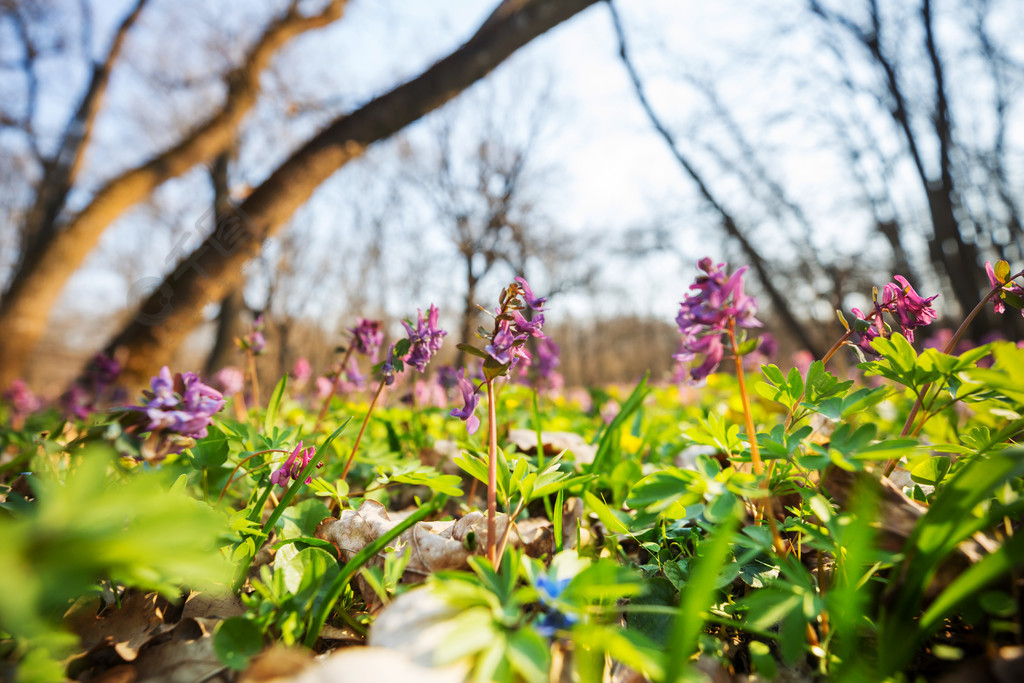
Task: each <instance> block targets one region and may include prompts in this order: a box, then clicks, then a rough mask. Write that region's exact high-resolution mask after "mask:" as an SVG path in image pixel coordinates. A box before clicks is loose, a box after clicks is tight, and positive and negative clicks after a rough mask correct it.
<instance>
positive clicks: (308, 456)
mask: <svg viewBox="0 0 1024 683" xmlns="http://www.w3.org/2000/svg"><path fill="white" fill-rule="evenodd" d="M314 455H316V448H314V447H313V446H308V447H306V448H303V447H302V442H301V441H300V442H299V445H298V446H296V447H295V450H293V451H292V453H291V455H289V456H288V459H287V460H285V462H284V465H282V466H281V467H280V468H279V469H277V470H275V471H274V473H273V474H271V475H270V481H271V483H273V484H277V485H278V486H284V487H287V486H288V480H289V479H292V480H294V481H298V480H299V477H300V476H302V471H303V470H304V469H306V466H307V465H309V461H310V460H312V459H313V456H314ZM318 467H319V465H318ZM312 481H313V478H312V477H306V483H307V484H309V483H310V482H312Z"/></svg>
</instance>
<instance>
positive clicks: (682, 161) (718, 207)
mask: <svg viewBox="0 0 1024 683" xmlns="http://www.w3.org/2000/svg"><path fill="white" fill-rule="evenodd" d="M608 8H609V10H610V11H611V15H612V22H613V24H614V25H615V33H616V35H617V36H618V39H619V57H620V58H621V60H622V63H623V65H625V67H626V71H627V72H628V73H629V78H630V81H632V83H633V89H634V91H635V92H636V95H637V99H638V100H639V101H640V105H641V106H642V107H643V109H644V112H645V113H646V114H647V118H648V119H650V121H651V125H653V126H654V128H655V130H656V131H657V132H658V134H659V135H660V136H661V137H662V139H664V140H665V144H666V145H667V146H668V148H669V151H671V152H672V156H673V157H675V160H676V161H677V162H678V163H679V165H680V166H681V167H682V168H683V170H684V171H686V174H687V175H688V176H690V179H691V180H692V181H693V182H694V184H695V185H696V186H697V190H698V191H699V192H700V195H701V197H703V198H704V201H705V202H707V204H708V205H709V206H710V207H711V208H712V209H714V210H715V212H716V213H717V214H718V216H719V218H720V219H721V221H722V227H723V228H724V229H725V232H726V234H728V235H729V236H730V237H731V238H732V239H734V240H736V243H737V244H739V246H740V248H741V249H742V250H743V253H744V254H745V255H746V257H747V259H748V260H749V261H750V265H751V266H752V267H753V269H754V272H756V273H757V276H758V278H759V279H760V280H761V285H762V286H763V287H764V290H765V293H766V294H768V298H769V299H770V300H771V302H772V306H773V307H774V309H775V310H776V311H777V312H778V314H779V316H780V317H782V319H783V321H784V322H785V324H786V327H787V329H788V330H789V331H791V332H792V333H793V335H794V336H795V337H796V338H797V339H798V340H799V341H800V343H801V344H802V345H803V346H804V348H806V349H807V350H809V351H810V352H811V353H813V354H814V355H815V356H816V357H821V355H822V354H823V349H821V348H820V345H819V344H818V342H817V341H816V340H815V339H814V338H813V337H812V336H811V335H810V333H809V332H808V331H807V329H806V326H805V325H804V324H803V323H802V322H800V321H799V320H798V319H797V318H796V316H795V315H794V314H793V311H792V309H791V307H790V305H789V302H788V301H787V299H786V297H785V296H784V295H783V294H782V292H780V291H779V290H778V288H776V287H775V284H774V283H773V281H772V275H771V273H770V272H769V267H768V264H767V262H766V261H765V260H764V258H763V257H762V256H761V254H760V253H758V251H757V250H756V249H755V248H754V245H753V244H751V242H750V240H749V239H747V236H746V235H745V234H744V232H743V230H742V229H741V228H740V227H739V225H738V224H737V223H736V220H735V218H734V217H733V215H732V213H730V211H729V210H728V209H727V208H726V207H725V205H724V204H722V202H721V201H719V200H718V198H717V197H716V196H715V194H714V193H713V192H712V190H711V187H710V186H709V185H708V184H707V182H705V180H704V177H703V176H702V175H701V173H700V172H699V171H698V170H697V168H696V166H695V165H694V164H693V162H692V161H690V159H689V158H687V157H686V155H684V154H683V152H682V150H681V149H680V148H679V145H678V144H677V143H676V140H675V136H674V135H673V134H672V132H671V131H670V130H669V129H668V128H667V127H666V126H665V124H664V123H663V122H662V121H661V119H660V117H659V116H658V114H657V112H655V111H654V108H653V107H652V106H651V103H650V101H649V100H648V99H647V95H646V93H645V92H644V87H643V82H642V81H641V80H640V75H639V73H638V72H637V70H636V67H635V66H634V65H633V62H632V60H631V59H630V57H629V53H628V51H627V46H626V34H625V32H624V30H623V28H622V21H621V20H620V18H619V14H618V12H617V11H616V10H615V5H614V4H613V3H612V2H610V1H609V2H608Z"/></svg>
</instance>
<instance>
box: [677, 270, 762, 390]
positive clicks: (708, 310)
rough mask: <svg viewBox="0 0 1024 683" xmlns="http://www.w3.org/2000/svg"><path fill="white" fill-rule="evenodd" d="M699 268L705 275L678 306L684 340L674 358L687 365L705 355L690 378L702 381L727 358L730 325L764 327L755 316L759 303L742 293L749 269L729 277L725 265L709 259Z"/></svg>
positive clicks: (738, 271) (700, 277)
mask: <svg viewBox="0 0 1024 683" xmlns="http://www.w3.org/2000/svg"><path fill="white" fill-rule="evenodd" d="M697 267H698V268H700V269H701V270H702V271H704V275H699V276H697V279H696V281H695V282H694V283H693V284H692V285H690V289H691V290H694V293H692V294H690V295H688V296H687V297H686V298H685V299H683V301H682V303H680V305H679V314H678V315H677V316H676V324H677V325H678V326H679V333H680V334H681V335H682V336H683V339H682V342H681V344H680V347H679V351H678V352H677V353H676V354H675V355H674V356H673V358H675V359H676V360H677V361H680V362H684V363H688V362H690V361H692V360H694V359H695V358H696V357H697V355H698V354H700V355H703V356H704V357H705V358H704V362H703V363H701V364H700V365H699V366H697V367H695V368H691V369H690V377H691V378H692V379H693V380H695V381H700V380H702V379H704V378H706V377H707V376H708V375H710V374H711V373H712V372H714V371H715V370H716V369H717V368H718V365H719V363H721V362H722V359H723V358H724V357H725V347H724V346H723V344H722V335H723V334H724V333H726V332H727V331H728V329H729V325H730V322H732V323H734V324H735V325H738V326H740V327H761V322H760V321H759V320H757V319H756V318H755V317H754V314H755V313H756V312H757V302H756V301H755V300H754V299H753V297H749V296H747V295H746V294H744V293H743V274H744V273H745V272H747V266H741V267H740V268H737V269H736V271H735V272H734V273H733V274H732V275H729V276H728V277H727V276H726V272H725V264H724V263H719V264H718V265H714V264H713V263H712V261H711V259H710V258H703V259H701V260H700V261H698V262H697Z"/></svg>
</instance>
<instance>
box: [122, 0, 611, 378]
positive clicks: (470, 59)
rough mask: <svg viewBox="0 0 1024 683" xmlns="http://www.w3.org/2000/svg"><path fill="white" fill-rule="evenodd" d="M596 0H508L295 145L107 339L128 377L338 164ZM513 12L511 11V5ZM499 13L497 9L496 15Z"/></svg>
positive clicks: (186, 326) (146, 366)
mask: <svg viewBox="0 0 1024 683" xmlns="http://www.w3.org/2000/svg"><path fill="white" fill-rule="evenodd" d="M594 2H596V0H525V1H517V2H515V3H509V2H505V3H502V5H501V6H499V8H498V10H497V11H496V13H495V15H492V18H491V19H489V20H488V21H487V22H485V23H484V24H483V25H482V26H481V27H480V29H479V30H478V31H477V32H476V33H475V34H474V35H473V36H472V37H471V38H470V39H469V40H468V41H467V42H466V43H465V44H464V45H463V46H462V47H460V48H459V49H458V50H456V51H455V52H453V53H452V54H451V55H449V56H447V57H445V58H444V59H442V60H441V61H439V62H437V63H436V64H434V65H433V66H432V67H430V68H429V69H427V70H426V71H425V72H424V73H422V74H421V75H420V76H418V77H416V78H414V79H412V80H411V81H408V82H406V83H404V84H402V85H400V86H398V87H396V88H395V89H394V90H392V91H390V92H388V93H386V94H384V95H381V96H380V97H378V98H376V99H374V100H372V101H371V102H369V103H367V104H366V105H365V106H363V107H361V108H360V109H358V110H357V111H354V112H352V113H351V114H349V115H347V116H342V117H340V118H338V119H336V120H335V121H334V122H333V123H332V124H331V125H330V126H328V127H327V128H326V129H325V130H323V131H322V132H321V133H319V134H318V135H316V136H315V137H313V138H312V139H311V140H310V141H309V142H307V143H306V144H305V145H304V146H303V147H302V148H300V149H299V150H298V151H296V152H295V153H294V154H293V155H292V156H291V157H290V158H289V159H288V160H287V161H285V162H284V163H283V164H282V165H281V166H280V167H278V169H277V170H276V171H275V172H274V173H273V174H272V175H271V176H270V177H269V178H268V179H267V180H266V181H265V182H264V183H263V184H262V185H260V186H259V187H258V188H256V189H255V190H254V191H253V192H252V194H251V195H249V197H248V199H246V201H245V202H243V203H242V205H241V206H240V207H239V214H240V215H241V216H242V217H243V218H244V221H242V223H241V226H242V229H240V230H237V231H235V232H233V233H231V234H227V232H226V231H225V230H222V229H220V226H218V229H217V230H215V231H214V233H213V234H212V235H211V236H210V237H209V238H208V239H207V240H206V241H205V242H204V243H203V244H202V245H201V246H200V247H199V248H198V249H196V251H195V252H193V253H192V254H191V255H190V256H189V257H188V258H187V259H186V260H185V261H184V262H183V263H181V265H179V266H178V267H177V268H176V269H175V271H174V272H173V273H171V274H170V275H168V276H167V278H166V279H165V281H164V283H163V284H162V285H161V286H160V287H159V288H158V289H157V290H156V292H154V294H153V296H151V297H150V299H149V300H148V301H147V302H146V303H145V304H144V305H143V308H142V311H141V312H140V314H139V315H137V316H136V318H135V320H134V322H133V323H131V324H130V325H129V326H128V327H127V328H126V329H124V330H123V331H121V333H120V334H118V335H117V336H116V338H115V339H114V340H113V341H112V342H111V344H110V348H111V349H114V348H118V347H120V349H121V352H122V353H124V354H125V355H126V356H127V360H126V364H125V374H124V380H125V381H126V382H128V383H129V384H135V385H142V384H143V383H144V382H145V381H147V379H148V378H149V377H150V376H151V375H152V374H153V373H154V372H155V370H156V369H158V368H159V367H160V365H161V364H162V363H164V362H166V359H167V357H168V355H169V354H170V353H171V352H172V351H173V350H174V349H175V348H177V346H178V345H180V343H181V342H182V341H183V338H184V335H185V334H186V333H187V332H188V331H190V330H192V329H193V328H194V327H195V325H196V324H198V323H199V322H200V321H201V320H202V309H203V306H204V304H206V303H208V302H210V301H215V300H217V299H219V298H220V297H222V296H223V295H224V293H225V292H226V291H228V290H229V289H230V288H231V287H233V286H234V285H235V284H236V283H237V282H238V281H239V279H240V277H241V266H242V265H243V264H244V263H246V262H247V261H249V260H250V259H252V258H253V257H254V256H256V255H257V254H258V253H259V250H260V247H261V244H262V242H263V241H264V240H265V239H267V238H268V237H270V236H271V235H274V234H275V233H277V231H278V230H280V229H281V227H282V226H283V225H284V224H285V223H286V222H287V221H288V219H289V218H290V217H291V216H292V214H293V213H294V212H295V210H296V209H298V208H299V207H300V206H301V205H302V204H303V203H305V202H306V200H307V199H309V197H310V195H311V194H312V193H313V191H314V190H315V189H316V188H317V187H318V186H319V185H320V184H321V183H322V182H323V181H324V180H326V179H327V178H328V177H329V176H330V175H332V174H333V173H334V172H335V171H336V170H338V169H339V168H341V167H342V166H344V165H345V164H347V163H348V162H350V161H352V160H353V159H356V158H358V157H359V156H360V155H362V153H363V151H364V150H365V149H366V148H367V147H368V146H369V145H370V144H372V143H374V142H376V141H378V140H382V139H384V138H387V137H389V136H391V135H393V134H394V133H396V132H398V131H399V130H401V129H402V128H404V127H405V126H407V125H408V124H410V123H412V122H413V121H415V120H416V119H418V118H420V117H421V116H423V115H424V114H426V113H428V112H430V111H433V110H434V109H437V108H438V107H440V106H441V105H443V104H444V103H446V102H447V101H449V100H450V99H452V98H453V97H455V96H456V95H458V94H459V93H460V92H462V91H463V90H464V89H466V88H467V87H469V86H470V85H472V84H473V83H475V82H476V81H478V80H480V79H481V78H483V77H484V76H486V75H487V74H488V73H490V72H491V71H492V70H493V69H494V68H495V67H497V66H498V65H499V64H501V63H502V62H503V61H504V60H505V59H506V58H508V57H509V56H510V55H511V54H512V53H513V52H515V51H516V50H518V49H519V48H520V47H522V46H523V45H525V44H527V43H529V42H530V41H531V40H533V39H534V38H536V37H537V36H539V35H541V34H542V33H544V32H545V31H547V30H548V29H550V28H552V27H554V26H556V25H558V24H560V23H561V22H563V21H565V20H566V19H569V18H570V17H572V16H574V15H575V14H577V13H578V12H580V11H582V10H584V9H586V8H587V7H589V6H590V5H592V4H594ZM506 10H507V11H506ZM494 16H500V18H498V19H495V18H494Z"/></svg>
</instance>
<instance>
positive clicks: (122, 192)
mask: <svg viewBox="0 0 1024 683" xmlns="http://www.w3.org/2000/svg"><path fill="white" fill-rule="evenodd" d="M344 5H345V2H344V0H334V1H333V2H332V3H331V4H330V5H328V6H327V8H325V9H324V10H323V12H321V13H320V14H318V15H315V16H311V17H305V16H301V15H299V14H297V13H295V12H294V10H293V11H290V12H288V13H287V14H285V16H283V17H282V18H280V19H278V20H276V21H274V22H273V23H272V24H271V25H270V26H269V27H268V28H267V30H266V31H265V32H264V34H263V35H262V36H261V38H260V40H259V41H257V43H256V45H255V46H254V47H253V49H252V50H251V51H250V52H249V54H248V55H247V57H246V61H245V64H244V65H243V66H242V67H241V68H240V69H238V70H237V71H236V72H234V73H233V74H232V75H231V77H230V79H229V81H230V85H229V88H228V95H227V99H226V100H225V103H224V106H223V108H222V109H221V110H220V111H219V112H218V113H217V114H216V115H215V116H213V117H212V118H211V119H209V120H208V121H206V122H205V123H203V124H202V125H201V126H199V127H198V128H197V129H196V130H195V131H194V132H192V133H191V134H189V135H188V136H187V137H186V138H185V139H183V140H182V141H181V142H179V143H178V144H177V145H175V146H174V147H172V148H171V149H168V150H166V151H164V152H163V153H161V154H159V155H157V156H156V157H154V158H153V159H151V160H150V161H148V162H146V163H145V164H143V165H142V166H139V167H136V168H134V169H131V170H129V171H126V172H125V173H123V174H121V175H120V176H118V177H117V178H115V179H113V180H111V181H110V182H108V183H107V184H106V185H105V186H104V187H103V188H102V189H100V190H99V192H97V193H96V196H95V197H94V198H93V199H92V201H91V202H90V203H89V205H88V206H86V207H85V208H84V209H83V210H82V211H81V212H80V213H79V214H78V215H76V216H75V217H74V218H72V219H71V220H70V221H69V222H68V224H67V225H66V226H65V227H64V228H63V229H62V230H61V231H60V232H57V233H56V234H54V235H53V237H52V238H51V239H49V240H48V241H47V242H46V243H45V244H43V245H41V246H40V247H39V248H36V249H34V250H31V251H28V252H26V254H25V259H24V261H23V262H22V263H21V266H20V268H19V269H18V272H17V275H16V276H15V278H14V279H13V280H12V282H11V285H10V287H9V288H8V291H7V293H6V295H5V296H4V298H3V300H0V329H2V330H3V331H4V334H2V335H0V387H2V386H7V385H8V384H9V383H10V382H11V380H13V379H14V378H15V377H17V376H18V375H20V374H21V373H22V372H23V371H24V366H25V364H26V363H27V361H28V358H29V356H30V355H31V353H32V349H33V348H34V347H35V345H36V343H37V342H38V341H39V339H41V338H42V336H43V334H44V333H45V331H46V323H47V319H48V318H49V314H50V310H51V309H52V308H53V305H54V304H55V303H56V301H57V298H58V297H59V296H60V293H61V291H62V290H63V289H64V285H65V283H66V282H67V281H68V279H69V278H70V277H71V276H72V275H73V274H74V273H75V271H76V270H78V268H79V266H81V265H82V263H83V262H84V261H85V258H86V256H88V254H89V252H91V251H92V249H93V248H94V247H95V246H96V244H97V243H98V242H99V239H100V237H101V236H102V235H103V232H104V230H106V228H107V226H109V225H110V224H111V223H113V222H114V221H115V220H117V219H118V218H120V217H121V216H122V215H123V214H124V213H125V212H126V211H127V210H128V209H130V208H131V207H132V206H134V205H135V204H137V203H138V202H140V201H142V200H144V199H145V198H146V197H148V196H149V195H150V194H151V193H152V192H153V190H155V189H156V188H157V187H158V186H159V185H161V184H162V183H164V182H165V181H167V180H169V179H171V178H174V177H177V176H179V175H181V174H183V173H185V172H186V171H188V170H189V169H191V168H193V167H194V166H195V165H196V164H201V163H205V162H208V161H209V160H211V159H213V158H214V157H216V156H217V155H218V154H220V153H221V152H223V151H224V150H225V149H226V148H227V147H228V146H229V145H230V144H231V143H232V142H233V141H234V139H235V135H236V132H237V130H238V126H239V125H241V123H242V120H243V119H244V118H245V115H246V114H247V113H248V112H249V110H250V109H252V107H253V106H254V105H255V104H256V100H257V97H258V94H259V85H260V76H261V74H262V72H263V71H264V69H266V67H267V66H268V65H269V64H270V61H271V59H272V58H273V56H274V55H275V54H276V53H277V51H278V50H280V48H281V47H282V46H283V45H284V44H285V43H287V42H288V41H289V40H290V39H291V38H293V37H295V36H296V35H299V34H301V33H302V32H304V31H307V30H309V29H312V28H316V27H320V26H324V25H326V24H328V23H330V22H332V21H334V20H335V19H337V18H338V17H340V16H341V13H342V9H343V8H344ZM218 298H220V297H218Z"/></svg>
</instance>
